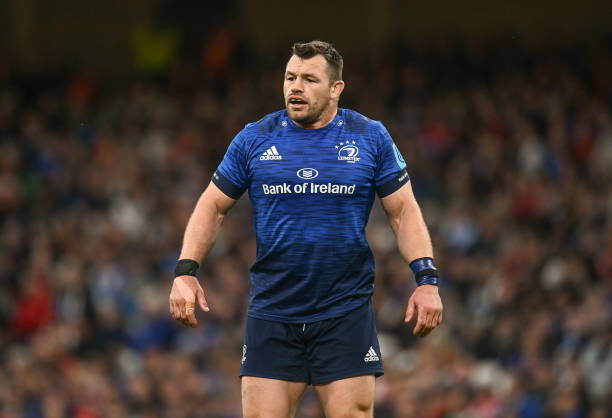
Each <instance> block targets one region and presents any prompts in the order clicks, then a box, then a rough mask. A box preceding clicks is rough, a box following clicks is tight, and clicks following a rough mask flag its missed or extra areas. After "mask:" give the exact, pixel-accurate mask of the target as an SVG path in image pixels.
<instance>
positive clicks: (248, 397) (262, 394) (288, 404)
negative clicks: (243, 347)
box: [242, 376, 307, 418]
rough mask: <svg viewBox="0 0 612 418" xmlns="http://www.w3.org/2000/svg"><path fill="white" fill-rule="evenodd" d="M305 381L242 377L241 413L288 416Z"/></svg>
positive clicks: (247, 417) (252, 417)
mask: <svg viewBox="0 0 612 418" xmlns="http://www.w3.org/2000/svg"><path fill="white" fill-rule="evenodd" d="M306 385H307V384H306V383H305V382H289V381H283V380H276V379H266V378H262V377H253V376H243V377H242V413H243V416H244V417H245V418H260V417H261V418H290V417H293V415H294V414H295V411H296V409H297V405H298V403H299V401H300V398H301V397H302V395H303V394H304V390H305V389H306Z"/></svg>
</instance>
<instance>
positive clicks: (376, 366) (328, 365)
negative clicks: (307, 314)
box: [307, 301, 384, 385]
mask: <svg viewBox="0 0 612 418" xmlns="http://www.w3.org/2000/svg"><path fill="white" fill-rule="evenodd" d="M308 326H309V325H307V327H308ZM315 326H317V327H318V329H316V331H315V330H313V331H314V333H313V338H312V339H311V340H310V341H309V345H308V362H309V365H310V378H311V382H312V384H313V385H322V384H324V383H330V382H333V381H336V380H341V379H346V378H349V377H354V376H362V375H374V376H377V377H378V376H381V375H382V374H383V373H384V369H383V363H382V356H381V353H380V345H379V343H378V336H377V334H376V323H375V319H374V311H373V308H372V303H371V301H368V302H367V303H366V304H364V305H363V306H361V307H360V308H357V309H355V310H354V311H351V312H349V313H348V314H346V315H345V316H343V317H340V318H334V319H331V320H326V321H321V323H320V324H317V325H315Z"/></svg>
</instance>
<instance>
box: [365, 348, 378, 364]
mask: <svg viewBox="0 0 612 418" xmlns="http://www.w3.org/2000/svg"><path fill="white" fill-rule="evenodd" d="M363 361H380V359H379V358H378V354H376V351H374V348H372V347H371V346H370V349H369V350H368V352H367V353H366V355H365V357H364V358H363Z"/></svg>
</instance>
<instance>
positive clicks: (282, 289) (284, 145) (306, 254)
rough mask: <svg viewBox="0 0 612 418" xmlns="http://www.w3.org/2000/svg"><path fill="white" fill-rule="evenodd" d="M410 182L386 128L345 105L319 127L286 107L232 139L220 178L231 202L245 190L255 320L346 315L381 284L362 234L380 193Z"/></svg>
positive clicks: (251, 306)
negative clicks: (251, 232)
mask: <svg viewBox="0 0 612 418" xmlns="http://www.w3.org/2000/svg"><path fill="white" fill-rule="evenodd" d="M408 180H409V178H408V173H407V172H406V164H405V162H404V159H403V158H402V156H401V154H400V152H399V150H398V149H397V147H396V146H395V144H394V143H393V140H392V139H391V137H390V135H389V133H388V132H387V130H386V129H385V127H384V126H383V125H382V124H381V123H380V122H378V121H374V120H371V119H368V118H366V117H365V116H363V115H361V114H359V113H357V112H355V111H352V110H348V109H338V113H337V115H336V117H335V118H334V120H333V121H332V122H330V123H329V124H328V125H326V126H325V127H323V128H320V129H304V128H301V127H299V126H298V125H296V124H295V123H294V122H293V121H292V120H291V118H289V116H288V115H287V113H286V111H285V110H282V111H278V112H275V113H271V114H269V115H267V116H265V117H264V118H262V119H261V120H260V121H258V122H255V123H251V124H248V125H246V126H245V128H244V129H243V130H242V131H241V132H240V133H238V135H237V136H236V137H235V138H234V139H233V141H232V142H231V144H230V146H229V148H228V150H227V152H226V154H225V157H224V158H223V161H222V162H221V164H220V165H219V167H218V168H217V170H216V172H215V173H214V174H213V182H214V183H215V184H216V185H217V186H218V187H219V188H220V189H221V190H222V191H223V192H224V193H225V194H227V195H228V196H229V197H232V198H234V199H238V198H239V197H240V195H241V194H242V193H243V192H244V191H245V190H248V192H249V197H250V199H251V202H252V206H253V218H254V226H255V235H256V241H257V258H256V261H255V263H254V264H253V266H252V267H251V282H252V286H251V292H250V300H249V311H248V314H249V315H250V316H253V317H255V318H260V319H267V320H273V321H281V322H288V323H304V322H313V321H320V320H324V319H328V318H333V317H336V316H341V315H343V314H345V313H347V312H348V311H351V310H353V309H355V308H357V307H359V306H360V305H362V304H363V303H365V302H366V301H367V300H368V299H369V297H370V296H371V295H372V292H373V288H374V257H373V255H372V252H371V250H370V247H369V245H368V242H367V240H366V237H365V227H366V224H367V221H368V217H369V214H370V210H371V208H372V203H373V201H374V193H375V191H376V192H378V194H379V196H381V197H384V196H386V195H389V194H391V193H393V192H394V191H396V190H397V189H399V188H400V187H401V186H402V185H403V184H404V183H406V182H407V181H408Z"/></svg>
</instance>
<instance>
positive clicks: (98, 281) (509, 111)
mask: <svg viewBox="0 0 612 418" xmlns="http://www.w3.org/2000/svg"><path fill="white" fill-rule="evenodd" d="M243 64H244V63H243ZM283 67H284V58H283V59H282V60H279V62H278V66H277V68H274V69H265V68H260V67H258V66H257V64H256V62H252V63H251V64H250V65H241V66H234V67H232V68H230V69H229V71H225V72H223V73H222V74H208V75H207V74H197V72H194V71H186V72H184V73H180V74H174V75H171V76H168V77H165V78H163V79H161V80H160V79H150V78H142V79H140V80H137V81H132V82H127V83H125V82H117V83H113V84H111V85H110V86H108V85H106V84H104V83H102V82H96V81H95V80H94V79H92V78H91V77H87V76H86V75H83V74H78V73H77V74H76V75H71V76H69V77H68V76H67V77H66V78H65V79H63V80H62V81H61V82H53V83H46V84H44V85H40V88H38V86H39V85H37V88H32V86H29V87H28V86H27V85H25V84H24V83H23V82H19V81H14V80H13V81H6V82H4V83H0V418H13V417H26V418H38V417H41V418H43V417H44V418H55V417H77V418H101V417H143V418H153V417H177V418H181V417H186V418H187V417H207V418H234V417H239V416H241V408H240V380H239V378H238V370H239V366H240V358H241V353H242V351H241V350H242V344H243V343H242V335H243V324H244V319H245V313H246V303H247V295H248V291H249V286H250V284H249V280H248V269H249V266H250V264H251V263H252V261H253V259H254V255H255V240H254V236H253V232H252V227H251V209H250V203H249V201H248V196H247V195H245V196H244V197H242V198H241V200H240V201H239V202H238V204H237V205H236V206H235V207H234V209H233V210H232V211H231V212H230V214H229V215H228V216H227V217H226V220H225V224H224V226H223V230H222V232H221V234H220V236H219V239H218V241H217V244H216V246H215V247H214V249H213V251H212V252H211V254H210V255H209V257H208V258H207V260H206V262H205V263H204V265H203V267H202V268H201V275H200V276H201V279H202V283H203V285H204V289H205V292H206V294H207V299H208V302H209V305H210V308H211V311H210V313H207V314H206V315H204V314H201V313H200V314H199V315H198V318H199V326H198V327H197V328H195V329H191V328H184V327H182V326H181V325H180V324H178V323H176V322H174V321H172V320H171V318H170V316H169V313H168V303H167V299H168V294H169V291H170V286H171V282H172V277H173V269H174V265H175V261H176V259H177V257H178V254H179V251H180V245H181V241H182V234H183V232H184V228H185V225H186V222H187V219H188V217H189V215H190V213H191V210H192V209H193V206H194V205H195V202H196V200H197V198H198V197H199V194H200V193H201V192H202V190H203V189H204V187H206V185H207V184H208V182H209V180H210V176H211V174H212V171H213V170H214V169H215V167H216V165H217V164H218V163H219V161H220V160H221V158H222V156H223V153H224V152H225V149H226V147H227V145H228V143H229V141H230V140H231V139H232V137H233V136H234V135H235V134H236V133H237V132H238V131H239V130H240V129H241V128H242V127H243V126H244V124H246V123H248V122H252V121H254V120H257V119H259V118H260V117H262V116H263V115H264V114H266V113H269V112H272V111H274V110H277V109H278V108H281V107H282V106H283V104H282V92H281V83H282V70H283ZM610 74H612V48H610V47H609V45H606V44H601V45H598V46H588V47H584V48H583V47H577V46H576V47H574V48H573V49H568V48H565V49H559V50H552V51H551V50H548V51H547V52H546V53H545V52H542V51H537V52H534V51H531V50H529V49H527V48H523V47H518V46H516V45H512V44H506V43H504V42H498V43H494V44H492V45H484V44H483V45H471V44H465V45H462V46H461V47H460V48H459V47H456V45H452V44H451V45H446V46H445V45H438V46H437V48H429V49H427V48H416V47H415V46H414V45H395V46H394V47H393V48H392V49H390V50H389V51H387V52H384V53H380V54H379V55H376V56H370V57H368V56H361V57H347V56H345V80H346V81H347V89H346V91H345V94H344V96H343V98H342V100H341V106H343V107H351V108H354V109H356V110H358V111H359V112H361V113H363V114H365V115H367V116H369V117H371V118H373V119H378V120H381V121H382V122H383V123H384V124H385V125H386V126H387V128H388V130H389V132H390V133H391V135H392V136H393V137H394V139H395V141H396V143H397V145H398V147H399V148H400V150H401V151H402V153H403V155H404V158H405V160H406V161H407V163H408V171H409V173H410V175H411V178H412V185H413V188H414V190H415V194H416V196H417V199H418V200H419V202H420V204H421V207H422V209H423V211H424V216H425V218H426V221H427V223H428V225H429V228H430V231H431V234H432V239H433V243H434V247H435V253H436V260H437V265H438V267H439V268H440V270H441V272H442V285H441V288H440V290H441V293H442V297H443V301H444V304H445V311H444V322H443V324H442V325H441V327H440V328H438V329H436V330H435V331H434V332H433V333H432V334H431V335H430V336H428V337H427V338H424V339H417V338H416V337H413V336H412V334H411V329H412V326H413V324H412V325H406V324H404V323H403V318H404V312H405V308H406V302H407V300H408V297H409V295H410V294H411V292H412V290H413V289H414V280H413V279H412V274H411V272H410V269H409V267H408V266H407V264H406V262H405V261H404V260H403V259H402V258H401V257H400V256H399V254H398V252H397V250H396V245H395V238H394V236H393V233H392V231H391V229H390V228H389V226H388V224H387V220H386V218H385V216H384V213H383V212H382V211H381V209H380V205H379V204H378V203H376V204H375V208H374V210H373V213H372V216H371V218H370V223H369V226H368V237H369V240H370V244H371V246H372V248H373V250H374V252H375V256H376V262H377V277H376V282H375V283H376V290H375V296H374V303H375V307H376V312H377V320H378V330H379V333H380V339H381V349H382V352H383V357H384V362H385V368H386V374H385V375H384V376H383V377H381V378H379V379H378V380H377V392H376V412H375V416H376V417H377V418H409V417H424V418H442V417H449V418H489V417H490V418H494V417H524V418H537V417H567V418H582V417H584V418H587V417H588V418H604V417H609V416H612V401H611V399H612V78H611V77H610ZM297 416H298V417H301V418H318V417H322V416H323V415H322V412H321V409H320V406H319V402H318V399H317V397H316V393H315V392H314V391H313V389H312V388H309V390H308V391H307V393H306V395H305V397H304V399H303V401H302V404H301V406H300V409H299V410H298V414H297Z"/></svg>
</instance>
